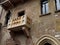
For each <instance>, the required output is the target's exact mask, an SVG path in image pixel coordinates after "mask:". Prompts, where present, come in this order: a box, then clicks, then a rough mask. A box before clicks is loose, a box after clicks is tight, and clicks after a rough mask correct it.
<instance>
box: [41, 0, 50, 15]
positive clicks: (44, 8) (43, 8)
mask: <svg viewBox="0 0 60 45" xmlns="http://www.w3.org/2000/svg"><path fill="white" fill-rule="evenodd" d="M47 13H49V6H48V0H42V1H41V14H47Z"/></svg>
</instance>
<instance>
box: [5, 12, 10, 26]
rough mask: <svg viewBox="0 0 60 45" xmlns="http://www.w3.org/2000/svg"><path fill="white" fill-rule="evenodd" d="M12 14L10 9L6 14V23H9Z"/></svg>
mask: <svg viewBox="0 0 60 45" xmlns="http://www.w3.org/2000/svg"><path fill="white" fill-rule="evenodd" d="M10 15H11V12H10V11H8V12H7V14H6V16H5V25H7V24H8V20H9V19H10Z"/></svg>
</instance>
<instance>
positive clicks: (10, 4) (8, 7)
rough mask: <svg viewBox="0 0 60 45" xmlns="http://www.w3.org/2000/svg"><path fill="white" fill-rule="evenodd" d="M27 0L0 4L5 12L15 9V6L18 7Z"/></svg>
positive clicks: (6, 1)
mask: <svg viewBox="0 0 60 45" xmlns="http://www.w3.org/2000/svg"><path fill="white" fill-rule="evenodd" d="M25 1H27V0H1V1H0V4H1V5H2V7H3V8H4V9H6V10H8V9H10V8H13V7H15V6H16V5H18V4H19V3H24V2H25Z"/></svg>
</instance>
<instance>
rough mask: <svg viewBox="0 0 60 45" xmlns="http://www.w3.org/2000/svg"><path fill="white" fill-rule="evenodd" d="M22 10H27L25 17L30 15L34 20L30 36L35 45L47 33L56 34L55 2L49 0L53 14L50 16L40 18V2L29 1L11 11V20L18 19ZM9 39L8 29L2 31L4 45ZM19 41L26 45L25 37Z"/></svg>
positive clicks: (36, 0) (37, 0)
mask: <svg viewBox="0 0 60 45" xmlns="http://www.w3.org/2000/svg"><path fill="white" fill-rule="evenodd" d="M51 5H52V6H51ZM22 10H25V15H28V16H29V17H30V18H31V19H32V25H31V32H30V34H31V37H32V40H33V43H34V44H35V43H36V42H37V40H38V39H39V38H40V36H42V35H44V34H46V33H47V34H51V35H54V34H55V33H54V30H56V20H55V19H56V17H55V15H56V14H57V13H55V2H54V0H49V13H51V14H50V15H47V16H42V17H39V16H40V15H41V7H40V0H32V1H28V2H27V3H25V4H22V5H19V6H17V7H15V8H14V9H11V13H12V14H11V18H10V19H13V18H16V17H17V13H18V12H20V11H22ZM6 12H7V11H3V15H2V19H1V21H2V24H3V25H4V21H5V15H6ZM58 14H60V13H58ZM58 17H59V16H58ZM53 33H54V34H53ZM7 38H10V36H9V31H7V29H6V28H3V29H2V40H1V42H2V45H5V41H6V39H7ZM17 39H19V41H22V42H21V44H22V45H25V41H26V38H25V37H24V36H19V37H17Z"/></svg>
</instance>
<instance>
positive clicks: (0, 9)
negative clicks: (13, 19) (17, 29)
mask: <svg viewBox="0 0 60 45" xmlns="http://www.w3.org/2000/svg"><path fill="white" fill-rule="evenodd" d="M2 11H3V10H2V7H1V5H0V19H1V15H2Z"/></svg>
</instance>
